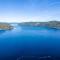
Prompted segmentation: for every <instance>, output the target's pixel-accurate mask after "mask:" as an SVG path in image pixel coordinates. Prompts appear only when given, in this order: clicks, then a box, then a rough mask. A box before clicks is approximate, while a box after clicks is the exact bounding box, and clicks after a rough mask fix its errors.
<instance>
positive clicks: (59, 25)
mask: <svg viewBox="0 0 60 60" xmlns="http://www.w3.org/2000/svg"><path fill="white" fill-rule="evenodd" d="M18 25H20V26H38V27H49V28H54V29H60V21H48V22H23V23H19V24H18Z"/></svg>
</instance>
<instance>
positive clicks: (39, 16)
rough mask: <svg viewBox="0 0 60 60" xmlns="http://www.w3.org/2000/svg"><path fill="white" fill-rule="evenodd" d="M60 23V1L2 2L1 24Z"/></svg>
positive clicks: (18, 0) (3, 0) (16, 0)
mask: <svg viewBox="0 0 60 60" xmlns="http://www.w3.org/2000/svg"><path fill="white" fill-rule="evenodd" d="M54 20H57V21H60V0H0V22H41V21H42V22H44V21H54Z"/></svg>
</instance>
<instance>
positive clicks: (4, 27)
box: [0, 23, 13, 30]
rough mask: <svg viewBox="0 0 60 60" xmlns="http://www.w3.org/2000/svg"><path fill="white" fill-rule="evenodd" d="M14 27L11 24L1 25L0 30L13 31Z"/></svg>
mask: <svg viewBox="0 0 60 60" xmlns="http://www.w3.org/2000/svg"><path fill="white" fill-rule="evenodd" d="M11 29H13V26H11V24H9V23H0V30H11Z"/></svg>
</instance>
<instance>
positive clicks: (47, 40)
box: [0, 26, 60, 60]
mask: <svg viewBox="0 0 60 60" xmlns="http://www.w3.org/2000/svg"><path fill="white" fill-rule="evenodd" d="M15 27H16V29H13V30H10V31H4V30H0V60H17V58H19V57H20V56H60V30H56V29H49V28H46V27H28V26H27V27H21V26H15Z"/></svg>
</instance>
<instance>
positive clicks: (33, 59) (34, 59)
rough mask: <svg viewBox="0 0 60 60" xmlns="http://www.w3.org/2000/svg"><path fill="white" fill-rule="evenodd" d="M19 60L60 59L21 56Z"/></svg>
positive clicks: (58, 59)
mask: <svg viewBox="0 0 60 60" xmlns="http://www.w3.org/2000/svg"><path fill="white" fill-rule="evenodd" d="M17 60H60V58H59V57H53V56H21V57H19V58H17Z"/></svg>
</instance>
